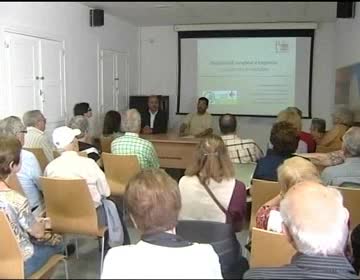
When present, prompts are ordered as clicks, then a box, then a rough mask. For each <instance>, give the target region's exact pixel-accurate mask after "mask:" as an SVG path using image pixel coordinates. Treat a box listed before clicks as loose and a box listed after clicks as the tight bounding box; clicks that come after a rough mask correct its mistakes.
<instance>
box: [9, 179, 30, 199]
mask: <svg viewBox="0 0 360 280" xmlns="http://www.w3.org/2000/svg"><path fill="white" fill-rule="evenodd" d="M6 182H7V184H8V186H9V187H10V188H11V189H13V190H14V191H17V192H18V193H19V194H21V195H22V196H26V195H25V193H24V190H23V188H22V186H21V183H20V181H19V178H18V176H17V175H16V174H11V175H10V176H9V177H8V178H7V179H6Z"/></svg>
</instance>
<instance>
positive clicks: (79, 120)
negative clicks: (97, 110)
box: [68, 116, 89, 139]
mask: <svg viewBox="0 0 360 280" xmlns="http://www.w3.org/2000/svg"><path fill="white" fill-rule="evenodd" d="M68 127H70V128H72V129H79V130H80V131H81V134H79V135H78V136H77V138H79V139H81V138H84V137H85V136H86V134H87V133H88V132H89V120H88V119H87V118H86V117H84V116H74V117H72V118H71V119H70V121H69V124H68Z"/></svg>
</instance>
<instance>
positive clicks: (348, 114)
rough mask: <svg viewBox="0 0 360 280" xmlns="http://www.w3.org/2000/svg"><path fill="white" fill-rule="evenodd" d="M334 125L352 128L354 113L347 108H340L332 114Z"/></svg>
mask: <svg viewBox="0 0 360 280" xmlns="http://www.w3.org/2000/svg"><path fill="white" fill-rule="evenodd" d="M332 117H333V123H334V124H343V125H346V126H351V125H352V122H353V112H352V111H350V110H349V109H348V108H346V107H339V108H337V109H336V110H335V112H334V113H333V114H332Z"/></svg>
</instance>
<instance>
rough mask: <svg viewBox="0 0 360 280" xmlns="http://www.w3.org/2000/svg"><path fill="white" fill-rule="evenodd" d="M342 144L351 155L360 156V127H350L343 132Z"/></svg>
mask: <svg viewBox="0 0 360 280" xmlns="http://www.w3.org/2000/svg"><path fill="white" fill-rule="evenodd" d="M343 146H344V148H345V150H346V152H347V153H348V154H349V155H350V156H351V157H359V156H360V127H352V128H350V129H349V130H348V131H346V132H345V134H344V136H343Z"/></svg>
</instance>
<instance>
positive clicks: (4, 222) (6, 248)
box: [0, 211, 24, 279]
mask: <svg viewBox="0 0 360 280" xmlns="http://www.w3.org/2000/svg"><path fill="white" fill-rule="evenodd" d="M0 232H1V234H0V244H1V250H0V279H24V259H23V256H22V253H21V250H20V248H19V244H18V242H17V240H16V237H15V235H14V232H13V230H12V228H11V225H10V223H9V220H8V218H7V216H6V214H5V213H4V212H3V211H0Z"/></svg>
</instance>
